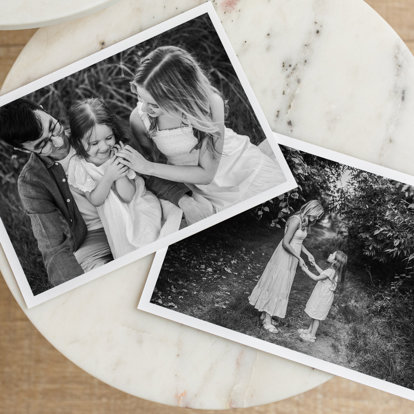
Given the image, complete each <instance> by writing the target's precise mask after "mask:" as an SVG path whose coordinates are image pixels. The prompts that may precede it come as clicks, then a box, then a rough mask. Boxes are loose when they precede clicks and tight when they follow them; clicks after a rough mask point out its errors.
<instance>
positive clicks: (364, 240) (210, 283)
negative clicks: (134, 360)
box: [138, 138, 414, 399]
mask: <svg viewBox="0 0 414 414" xmlns="http://www.w3.org/2000/svg"><path fill="white" fill-rule="evenodd" d="M284 142H285V143H286V144H289V146H285V145H282V146H281V148H282V151H283V153H284V155H285V158H286V159H287V161H288V164H289V166H290V167H291V170H292V172H293V174H294V177H295V179H296V181H297V183H298V187H297V188H296V189H294V190H292V191H290V192H287V193H286V194H284V195H281V196H279V197H276V198H273V199H270V200H269V201H267V202H266V203H263V204H261V205H259V206H257V207H255V208H252V209H250V210H249V211H246V212H244V213H242V214H239V215H237V216H234V217H233V218H231V219H229V220H227V221H225V222H222V223H220V224H217V225H215V226H213V227H211V228H209V229H207V230H205V231H203V232H200V233H198V234H197V235H194V236H192V237H190V238H188V239H186V240H183V241H180V242H179V243H176V244H174V245H171V246H170V247H169V248H168V250H167V249H165V250H164V251H163V252H162V253H161V252H158V253H157V254H156V256H155V260H154V263H153V268H152V269H151V271H150V275H149V278H148V281H147V284H146V286H145V289H144V292H143V295H142V297H141V299H140V303H139V306H138V307H139V309H142V310H145V311H148V312H151V313H154V314H157V315H160V316H162V317H165V318H169V319H172V320H174V321H177V322H180V323H184V324H187V325H190V326H192V327H194V328H197V329H201V330H205V331H208V332H210V333H212V334H216V335H219V336H223V337H225V338H228V339H231V340H234V341H237V342H240V343H243V344H245V345H249V346H252V347H255V348H257V349H261V350H264V351H266V352H270V353H273V354H276V355H279V356H283V357H286V358H289V359H292V360H295V361H297V362H301V363H304V364H307V365H311V366H313V367H315V368H318V369H321V370H325V371H328V372H330V373H332V374H335V375H342V376H344V377H346V378H348V379H351V380H355V381H359V382H362V383H364V384H367V385H372V386H375V387H377V388H380V389H382V390H385V391H389V392H393V393H396V394H398V395H401V396H405V397H407V398H411V399H413V398H414V392H413V391H412V390H413V389H414V294H413V288H414V231H413V230H414V186H413V184H414V179H413V177H410V176H407V175H403V174H400V173H397V172H395V171H391V170H388V169H385V168H382V167H379V166H375V165H373V164H368V163H363V162H362V161H359V160H356V159H354V158H350V157H346V156H344V155H342V154H337V153H334V152H331V151H327V150H323V151H322V149H321V148H319V149H318V147H315V146H313V145H310V144H305V143H301V142H299V141H296V140H293V139H288V138H285V139H284ZM304 148H305V149H306V151H305V150H304ZM339 159H340V160H341V161H340V162H338V160H339ZM385 381H386V382H385Z"/></svg>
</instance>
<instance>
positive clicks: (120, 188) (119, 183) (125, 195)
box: [115, 177, 136, 203]
mask: <svg viewBox="0 0 414 414" xmlns="http://www.w3.org/2000/svg"><path fill="white" fill-rule="evenodd" d="M115 190H116V192H117V194H118V196H119V198H120V199H121V200H122V201H124V202H125V203H129V202H131V200H132V198H133V197H134V194H135V190H136V189H135V182H134V181H133V180H130V179H129V178H128V177H121V178H118V180H116V181H115Z"/></svg>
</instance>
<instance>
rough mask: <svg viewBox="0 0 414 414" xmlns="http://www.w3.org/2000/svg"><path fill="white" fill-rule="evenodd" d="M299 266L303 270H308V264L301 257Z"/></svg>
mask: <svg viewBox="0 0 414 414" xmlns="http://www.w3.org/2000/svg"><path fill="white" fill-rule="evenodd" d="M299 266H300V267H301V268H302V269H303V268H304V267H305V268H306V269H307V268H308V266H306V263H305V261H304V260H303V259H302V258H301V257H299Z"/></svg>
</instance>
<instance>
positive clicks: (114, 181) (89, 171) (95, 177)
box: [68, 99, 162, 258]
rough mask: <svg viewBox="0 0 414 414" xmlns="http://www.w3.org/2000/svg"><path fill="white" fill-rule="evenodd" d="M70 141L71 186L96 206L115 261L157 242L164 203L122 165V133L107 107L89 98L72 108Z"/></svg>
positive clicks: (140, 178)
mask: <svg viewBox="0 0 414 414" xmlns="http://www.w3.org/2000/svg"><path fill="white" fill-rule="evenodd" d="M69 122H70V128H71V138H70V143H71V145H72V146H73V147H74V149H75V151H76V155H75V156H73V157H72V158H71V160H70V163H69V167H68V183H69V185H70V186H71V188H72V189H73V190H74V191H78V192H79V191H80V192H81V193H83V194H85V196H86V198H87V199H88V200H89V201H90V202H91V203H92V204H93V205H94V206H95V207H96V209H97V211H98V214H99V217H100V219H101V220H102V224H103V227H104V230H105V233H106V236H107V238H108V243H109V246H110V248H111V251H112V255H113V256H114V258H117V257H120V256H123V255H124V254H126V253H129V252H131V251H133V250H135V249H137V248H139V247H141V246H143V245H145V244H148V243H150V242H152V241H154V240H156V239H157V238H158V236H159V233H160V230H161V219H162V212H161V205H160V202H159V200H158V198H157V197H155V196H154V195H153V194H152V193H150V192H148V191H146V189H145V183H144V180H143V178H142V177H139V176H137V175H136V173H135V172H133V171H131V170H129V169H128V168H127V167H125V166H124V165H122V164H121V163H120V162H119V161H118V159H117V158H116V151H117V150H118V149H120V148H123V144H122V142H121V129H120V127H119V125H118V123H117V122H116V120H115V118H114V116H113V115H112V114H111V113H110V111H109V109H108V108H107V106H106V105H105V103H104V102H103V101H102V100H100V99H86V100H84V101H82V102H79V103H77V104H75V105H73V106H72V107H71V108H70V110H69Z"/></svg>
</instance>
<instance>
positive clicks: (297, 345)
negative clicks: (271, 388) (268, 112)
mask: <svg viewBox="0 0 414 414" xmlns="http://www.w3.org/2000/svg"><path fill="white" fill-rule="evenodd" d="M282 237H283V230H280V229H279V230H275V229H269V228H267V227H265V226H263V225H261V224H260V222H259V223H258V222H255V221H254V220H252V215H251V214H250V213H249V212H246V213H244V214H242V215H240V216H237V217H235V218H233V219H231V220H229V221H227V222H224V223H221V224H219V225H216V226H214V227H212V228H211V229H208V230H205V231H203V232H202V233H199V234H197V235H195V236H192V237H190V238H189V239H186V240H183V241H181V242H179V243H177V244H175V245H173V246H171V247H170V248H169V250H168V253H167V256H166V259H165V262H164V266H163V269H162V270H161V273H160V276H159V279H158V282H157V285H156V290H155V291H154V294H153V297H152V299H151V301H152V302H154V303H157V304H159V305H161V306H164V307H166V308H171V309H174V310H175V311H178V312H181V313H184V314H186V315H190V316H193V317H196V318H199V319H201V320H205V321H208V322H211V323H213V324H216V325H219V326H223V327H226V328H229V329H232V330H235V331H237V332H241V333H244V334H247V335H250V336H252V337H255V338H259V339H262V340H265V341H268V342H271V343H275V344H278V345H281V346H284V347H287V348H289V349H293V350H296V351H299V352H303V353H305V354H307V355H311V356H314V357H317V358H320V359H323V360H326V361H329V362H333V363H335V364H339V365H342V366H344V367H348V368H352V369H355V370H357V371H360V372H363V373H365V374H368V375H372V376H374V377H377V378H381V379H384V380H387V381H390V382H393V383H396V384H399V385H402V386H406V387H409V388H414V383H413V382H414V345H413V344H414V318H413V303H412V294H410V295H401V294H397V293H391V291H389V290H386V289H384V288H381V287H375V286H370V285H367V283H366V280H367V278H366V275H365V274H364V270H363V268H362V267H361V266H358V264H355V263H354V264H352V263H351V265H350V266H349V269H348V275H347V279H346V283H345V286H344V289H343V290H342V292H341V293H339V292H337V293H336V294H335V299H334V304H333V306H332V308H331V311H330V314H329V315H328V318H327V319H326V320H325V321H323V322H322V323H321V324H320V328H319V331H318V337H317V341H316V342H315V343H314V344H308V343H304V342H302V341H301V340H300V339H299V337H298V334H297V329H298V328H300V327H305V326H307V324H308V323H309V318H308V317H307V316H306V314H305V313H304V307H305V304H306V301H307V300H308V298H309V296H310V294H311V292H312V289H313V287H314V286H315V283H314V282H313V281H312V280H310V279H309V278H308V277H306V276H305V275H304V274H303V273H302V272H301V270H299V269H298V271H297V274H296V277H295V280H294V283H293V286H292V290H291V295H290V299H289V305H288V309H287V314H286V318H285V319H284V320H282V321H280V322H279V325H278V327H279V329H280V333H279V334H271V333H269V332H268V331H265V330H264V329H263V328H262V327H261V323H260V320H259V316H260V314H259V312H258V311H256V310H255V309H254V308H253V307H252V306H250V304H249V303H248V296H249V295H250V293H251V291H252V289H253V287H254V286H255V284H256V283H257V280H258V279H259V277H260V276H261V274H262V272H263V270H264V267H265V266H266V264H267V262H268V260H269V258H270V256H271V255H272V253H273V252H274V249H275V248H276V246H277V244H278V242H279V241H280V240H281V238H282ZM338 243H340V240H337V239H336V238H335V233H334V232H332V231H331V230H330V229H329V228H324V227H322V226H320V225H319V226H316V227H315V228H314V229H313V230H312V232H311V234H310V235H309V236H308V238H307V239H306V241H305V244H306V247H307V248H308V249H309V250H310V251H311V252H312V253H313V254H314V255H315V258H316V260H317V262H318V263H319V264H320V265H321V267H324V266H325V264H324V259H326V257H327V255H328V254H329V253H330V252H332V250H335V248H336V244H338Z"/></svg>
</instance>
